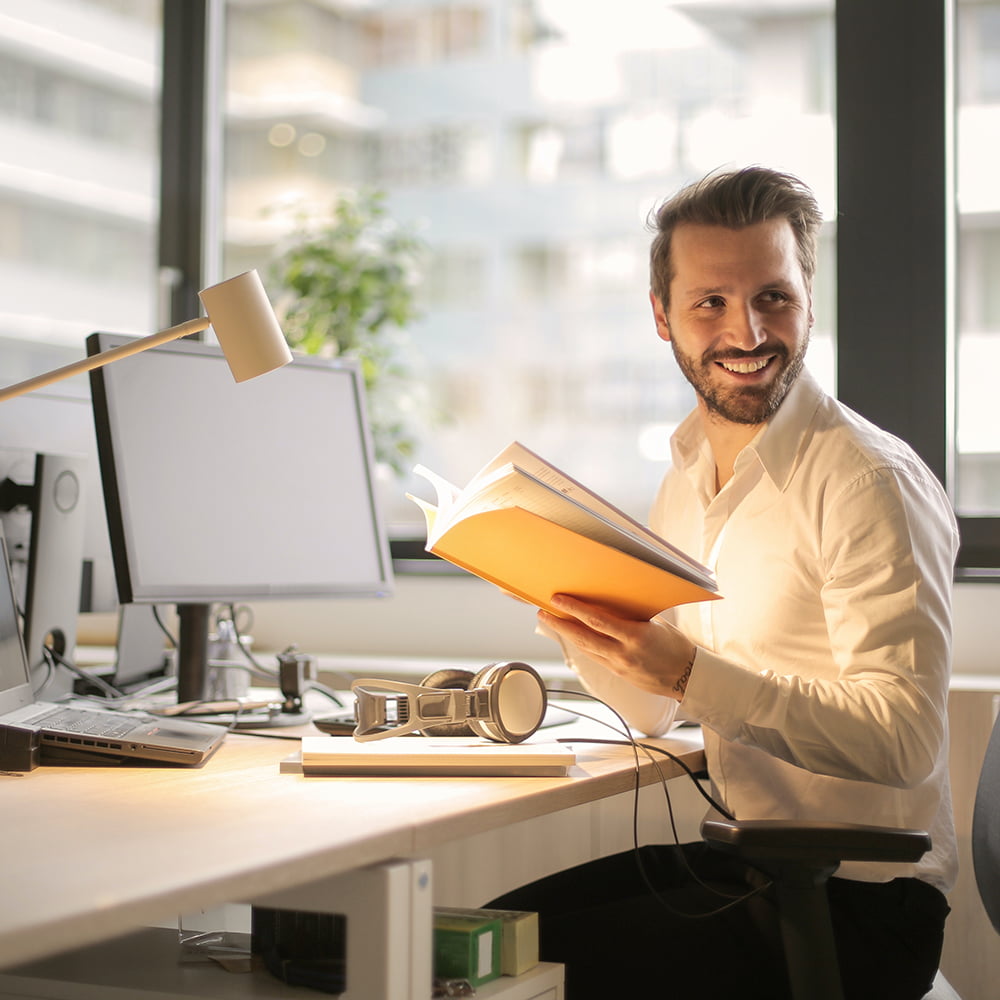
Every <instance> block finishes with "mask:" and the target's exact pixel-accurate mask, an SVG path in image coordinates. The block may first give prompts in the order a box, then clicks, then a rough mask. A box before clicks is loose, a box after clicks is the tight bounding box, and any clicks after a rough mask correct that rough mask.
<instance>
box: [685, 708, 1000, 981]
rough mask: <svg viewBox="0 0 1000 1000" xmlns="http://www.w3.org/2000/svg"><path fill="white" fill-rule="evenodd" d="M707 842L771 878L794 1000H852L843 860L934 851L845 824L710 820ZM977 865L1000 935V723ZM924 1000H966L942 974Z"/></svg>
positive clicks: (898, 835) (915, 835) (887, 831)
mask: <svg viewBox="0 0 1000 1000" xmlns="http://www.w3.org/2000/svg"><path fill="white" fill-rule="evenodd" d="M701 833H702V837H703V838H704V840H705V841H706V842H707V843H708V844H710V845H712V846H713V847H715V848H717V849H718V850H723V851H728V852H730V853H733V854H736V855H739V856H740V857H742V858H744V859H745V860H747V861H750V862H752V863H753V864H754V865H756V866H757V867H759V868H761V869H762V870H764V871H765V872H767V873H768V874H769V875H770V876H771V878H772V879H773V880H774V884H775V889H776V892H777V900H778V912H779V915H780V916H779V919H780V921H781V935H782V941H783V943H784V947H785V963H786V967H787V969H788V978H789V983H790V984H791V989H792V995H793V996H794V997H795V1000H845V998H844V993H843V989H842V986H841V982H840V971H839V969H838V967H837V957H836V951H835V948H834V940H833V928H832V925H831V921H830V910H829V906H828V904H827V897H826V881H827V879H828V878H829V877H830V876H831V875H832V874H833V873H834V872H835V871H836V870H837V868H838V866H839V865H840V864H841V862H844V861H884V862H894V861H895V862H914V861H917V860H918V859H919V858H920V857H921V856H922V855H923V854H924V852H925V851H926V850H927V849H928V848H929V847H930V837H929V836H928V834H926V833H925V832H923V831H920V830H896V829H891V828H888V827H873V826H863V825H856V824H845V823H840V824H838V823H808V822H803V823H786V822H784V821H782V820H744V821H742V822H741V821H729V820H726V819H723V818H722V817H721V816H717V815H713V816H710V817H709V818H707V819H706V820H705V821H704V822H703V823H702V827H701ZM972 859H973V866H974V868H975V874H976V885H977V887H978V889H979V895H980V897H981V899H982V901H983V906H984V907H985V909H986V912H987V914H988V916H989V918H990V921H991V922H992V924H993V927H994V928H995V929H996V931H997V933H998V934H1000V717H998V718H997V720H996V721H995V722H994V723H993V730H992V732H991V734H990V739H989V744H988V745H987V748H986V754H985V756H984V758H983V764H982V767H981V769H980V772H979V784H978V787H977V789H976V801H975V807H974V812H973V820H972ZM924 1000H960V998H959V997H958V994H957V993H956V992H955V991H954V989H952V987H951V985H950V984H949V983H948V982H947V980H946V979H945V978H944V976H943V975H941V973H938V975H937V978H936V979H935V980H934V988H933V989H932V990H931V992H930V993H928V994H927V995H926V996H925V998H924Z"/></svg>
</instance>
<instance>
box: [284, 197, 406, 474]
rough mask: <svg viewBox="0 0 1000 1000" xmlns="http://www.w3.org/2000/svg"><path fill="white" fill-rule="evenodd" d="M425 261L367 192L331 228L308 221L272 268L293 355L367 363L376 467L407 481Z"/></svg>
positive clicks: (336, 211) (344, 203)
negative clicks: (414, 343)
mask: <svg viewBox="0 0 1000 1000" xmlns="http://www.w3.org/2000/svg"><path fill="white" fill-rule="evenodd" d="M425 252H426V247H425V244H424V243H423V241H422V240H421V239H420V238H419V237H418V236H417V235H416V234H415V232H414V231H413V230H412V229H411V228H406V227H404V226H401V225H399V224H398V223H396V222H395V221H394V220H393V219H391V218H390V216H389V214H388V211H387V209H386V205H385V195H384V193H382V192H380V191H374V190H365V191H359V192H356V193H353V194H351V195H345V196H343V197H342V198H340V199H339V200H338V201H337V202H336V203H335V204H334V206H333V209H332V212H331V215H330V217H329V219H327V220H324V221H322V222H318V223H317V222H314V221H312V220H310V219H309V218H307V217H305V216H301V217H300V218H299V220H298V224H297V226H296V228H295V229H294V231H293V232H292V233H291V235H290V236H289V237H288V239H287V240H286V241H285V242H284V244H283V245H282V246H281V247H280V248H279V254H278V256H277V258H276V260H275V261H274V263H273V266H272V268H271V275H272V285H273V286H274V287H273V290H274V292H275V295H274V300H275V310H276V312H277V314H278V318H279V320H280V322H281V325H282V329H283V330H284V332H285V337H286V338H287V340H288V343H289V345H290V346H291V347H292V348H293V349H296V350H300V351H303V352H305V353H308V354H318V355H322V356H325V357H344V358H355V359H357V360H358V362H359V363H360V365H361V369H362V372H363V374H364V380H365V386H366V389H367V397H368V410H369V417H370V419H371V425H372V437H373V441H374V446H375V454H376V458H377V459H378V460H379V461H380V462H384V463H385V464H386V465H388V466H390V467H391V468H392V469H393V470H394V471H395V472H396V473H397V474H399V473H401V472H402V471H403V469H404V465H405V464H406V460H407V459H408V458H409V457H410V456H411V455H412V453H413V450H414V447H415V441H414V438H413V432H412V429H411V427H410V426H409V421H408V419H407V412H406V402H407V400H408V399H409V398H410V394H409V391H408V390H409V389H410V388H411V386H410V382H411V374H410V369H409V364H408V361H407V358H406V337H405V328H406V327H407V326H408V325H409V324H410V323H411V322H412V321H413V320H415V319H416V318H417V317H418V315H419V310H418V308H417V301H416V296H417V287H418V284H419V279H420V276H421V268H422V263H423V258H424V254H425Z"/></svg>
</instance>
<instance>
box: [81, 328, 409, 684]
mask: <svg viewBox="0 0 1000 1000" xmlns="http://www.w3.org/2000/svg"><path fill="white" fill-rule="evenodd" d="M129 339H130V338H127V337H122V336H117V335H113V334H104V333H97V334H92V335H91V336H90V337H89V338H88V341H87V349H88V353H90V354H94V353H97V352H99V351H105V350H108V349H111V348H114V347H117V346H119V345H121V344H123V343H125V342H127V341H128V340H129ZM91 387H92V397H93V407H94V426H95V429H96V434H97V450H98V457H99V461H100V468H101V478H102V482H103V487H104V496H105V508H106V510H107V517H108V533H109V536H110V541H111V551H112V556H113V559H114V565H115V578H116V580H117V585H118V595H119V599H120V600H121V602H122V603H152V604H157V603H173V604H177V605H178V608H179V610H180V609H183V608H192V607H194V606H200V607H201V608H210V607H211V605H212V604H213V603H216V602H227V603H228V602H233V601H250V602H252V601H255V600H262V599H266V598H304V597H367V596H372V597H375V596H383V595H385V594H387V593H389V591H390V590H391V585H392V564H391V561H390V557H389V551H388V542H387V539H386V535H385V532H384V529H383V525H382V522H381V519H380V516H379V511H378V505H377V499H376V494H375V490H374V486H373V458H372V449H371V440H370V434H369V429H368V423H367V418H366V410H365V396H364V386H363V381H362V378H361V374H360V371H359V369H358V367H357V366H356V365H355V364H354V363H352V362H344V361H330V360H325V359H319V358H314V357H296V358H295V360H293V362H292V363H291V364H289V365H287V366H285V367H284V368H281V369H278V370H277V371H274V372H271V373H269V374H267V375H264V376H261V377H259V378H256V379H253V380H251V381H248V382H243V383H240V384H237V383H235V382H234V381H233V377H232V375H231V373H230V371H229V366H228V364H227V362H226V360H225V357H224V356H223V354H222V352H221V350H220V349H218V348H217V347H214V346H210V345H206V344H202V343H200V342H195V341H188V340H184V341H177V342H174V343H170V344H166V345H163V346H161V347H158V348H154V349H152V350H146V351H144V352H142V353H140V354H136V355H133V356H132V357H129V358H125V359H124V360H119V361H116V362H114V363H112V364H109V365H107V366H105V367H103V368H100V369H97V370H95V371H93V372H91ZM207 618H208V615H207V613H203V614H199V615H197V616H196V620H198V621H207ZM181 622H182V629H183V627H184V626H183V623H184V618H183V617H182V619H181ZM198 628H199V630H200V628H201V625H199V626H198ZM188 638H189V639H192V638H193V641H194V642H196V643H197V644H198V645H199V646H200V645H201V643H202V642H203V640H204V641H207V636H205V637H203V636H201V635H198V636H195V637H188ZM180 655H181V657H182V659H183V657H184V650H183V636H182V649H181V653H180ZM179 670H180V671H181V672H183V663H180V664H179ZM183 680H184V678H183V676H182V673H181V675H179V677H178V686H179V688H181V687H182V686H184V685H183ZM191 694H192V692H191V690H190V687H188V690H187V691H183V692H181V698H182V700H186V698H185V696H188V697H189V696H190V695H191Z"/></svg>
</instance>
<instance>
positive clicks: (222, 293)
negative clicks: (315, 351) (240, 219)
mask: <svg viewBox="0 0 1000 1000" xmlns="http://www.w3.org/2000/svg"><path fill="white" fill-rule="evenodd" d="M198 297H199V298H200V299H201V303H202V305H203V306H204V307H205V311H206V312H207V313H208V316H207V317H204V316H203V317H201V318H200V319H192V320H188V321H187V322H186V323H180V324H178V325H177V326H172V327H170V328H169V329H167V330H161V331H160V332H159V333H154V334H151V335H150V336H148V337H141V338H139V339H138V340H134V341H132V342H131V343H128V344H122V346H121V347H115V348H112V349H111V350H107V351H102V352H101V353H100V354H94V355H91V356H90V357H88V358H84V359H82V360H81V361H76V362H74V363H73V364H70V365H65V366H64V367H62V368H56V369H55V370H54V371H51V372H47V373H45V374H43V375H36V376H35V377H34V378H29V379H27V380H25V381H24V382H18V383H17V384H16V385H12V386H8V387H7V388H6V389H0V403H2V402H3V401H4V400H6V399H13V398H14V397H16V396H22V395H24V394H25V393H26V392H31V391H32V390H34V389H41V388H42V387H43V386H46V385H51V384H52V383H53V382H59V381H61V380H62V379H65V378H70V377H72V376H73V375H82V374H83V373H84V372H89V371H91V370H93V369H94V368H101V367H103V366H104V365H106V364H109V363H110V362H112V361H119V360H121V359H122V358H128V357H131V356H132V355H133V354H138V353H139V352H140V351H146V350H149V348H151V347H157V346H158V345H160V344H165V343H167V342H168V341H171V340H178V339H179V338H181V337H186V336H188V335H189V334H192V333H200V332H201V331H202V330H206V329H208V327H209V326H211V327H212V329H213V330H215V335H216V337H218V340H219V346H220V347H221V348H222V352H223V354H225V356H226V361H228V362H229V370H230V371H231V372H232V374H233V378H234V379H235V380H236V381H237V382H245V381H247V379H251V378H255V377H256V376H257V375H263V374H265V373H266V372H269V371H273V370H274V369H275V368H280V367H281V366H282V365H286V364H288V362H289V361H291V360H292V354H291V351H290V350H289V349H288V344H287V342H286V341H285V337H284V334H282V332H281V327H280V326H278V320H277V318H276V317H275V315H274V310H273V309H272V308H271V303H270V302H269V301H268V299H267V294H266V293H265V291H264V286H263V285H262V284H261V281H260V277H259V275H258V274H257V272H256V271H246V272H244V273H243V274H239V275H237V276H236V277H235V278H229V279H228V280H226V281H222V282H220V283H219V284H217V285H211V286H210V287H208V288H206V289H204V290H203V291H200V292H199V293H198Z"/></svg>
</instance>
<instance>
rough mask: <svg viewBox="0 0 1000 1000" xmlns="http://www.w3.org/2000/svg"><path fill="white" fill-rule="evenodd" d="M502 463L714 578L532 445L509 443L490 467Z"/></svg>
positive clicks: (709, 572) (706, 575) (701, 575)
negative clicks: (518, 468)
mask: <svg viewBox="0 0 1000 1000" xmlns="http://www.w3.org/2000/svg"><path fill="white" fill-rule="evenodd" d="M498 462H510V463H512V464H514V465H517V466H519V467H520V468H522V469H524V471H525V472H527V473H529V474H530V475H532V476H534V477H535V478H536V479H539V480H541V481H542V482H543V483H546V484H548V485H549V486H551V487H553V488H554V489H556V490H558V491H559V492H560V493H564V494H565V495H566V496H569V497H572V498H573V499H574V500H576V501H577V502H578V503H580V504H582V505H583V506H585V507H589V508H590V509H591V510H594V511H596V512H597V513H599V514H600V515H601V516H602V517H604V518H605V519H607V520H608V521H610V522H611V523H612V524H617V525H618V526H619V527H620V528H622V529H624V530H625V531H629V532H632V533H634V534H637V535H640V536H642V537H644V538H645V539H646V540H647V542H648V543H649V544H650V545H653V546H654V547H657V548H663V549H665V550H666V551H668V552H669V553H670V554H671V555H672V556H673V557H674V558H675V559H679V560H681V561H682V562H684V563H686V564H687V565H688V566H689V567H690V568H691V570H692V571H693V573H694V574H695V576H696V577H700V578H710V577H711V576H712V572H711V570H709V569H708V567H707V566H704V565H702V564H701V563H700V562H698V561H697V560H696V559H693V558H692V557H691V556H689V555H688V554H687V553H686V552H683V551H682V550H681V549H678V548H677V547H676V546H674V545H671V544H670V543H669V542H668V541H666V539H664V538H661V537H660V536H659V535H657V534H656V533H655V532H653V531H651V530H650V529H649V528H647V527H646V526H645V525H644V524H641V523H640V522H639V521H636V520H635V519H634V518H631V517H629V516H628V514H626V513H625V512H624V511H622V510H619V509H618V508H617V507H615V506H614V504H611V503H609V502H608V501H607V500H605V499H604V498H603V497H601V496H599V495H598V494H597V493H594V491H593V490H589V489H587V487H586V486H584V485H583V484H582V483H580V482H577V480H575V479H573V478H572V476H568V475H566V473H565V472H562V471H561V470H560V469H557V468H556V467H555V466H554V465H552V463H551V462H547V461H546V460H545V459H544V458H542V457H541V455H538V454H536V453H535V452H533V451H532V450H531V449H530V448H526V447H525V446H524V445H523V444H521V443H520V442H519V441H514V442H512V443H511V444H509V445H508V446H507V447H506V448H505V449H504V450H503V451H502V452H501V453H500V454H499V455H498V456H497V457H496V458H495V459H493V461H492V462H491V463H490V465H489V466H487V468H490V467H492V466H494V465H495V464H496V463H498Z"/></svg>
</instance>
